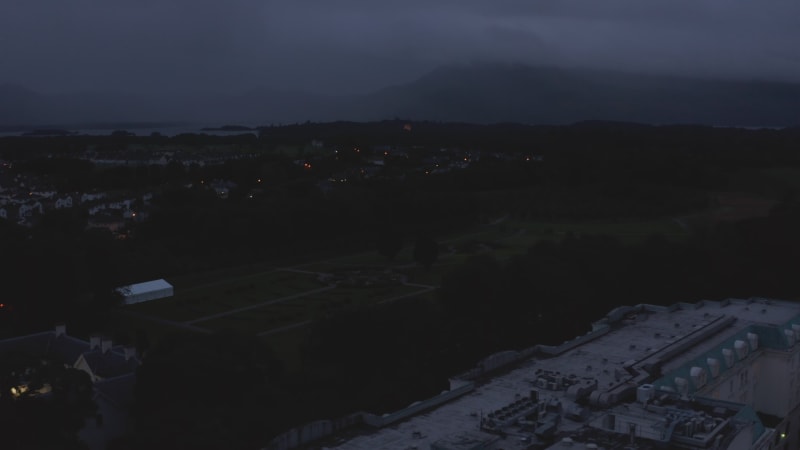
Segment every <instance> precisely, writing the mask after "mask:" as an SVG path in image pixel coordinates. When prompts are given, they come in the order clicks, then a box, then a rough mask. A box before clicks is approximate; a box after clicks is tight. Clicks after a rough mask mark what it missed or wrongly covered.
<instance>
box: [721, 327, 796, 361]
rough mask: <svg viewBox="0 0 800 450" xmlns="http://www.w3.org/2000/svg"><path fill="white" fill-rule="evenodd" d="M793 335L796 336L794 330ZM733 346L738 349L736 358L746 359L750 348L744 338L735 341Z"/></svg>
mask: <svg viewBox="0 0 800 450" xmlns="http://www.w3.org/2000/svg"><path fill="white" fill-rule="evenodd" d="M792 336H794V332H792ZM733 348H734V350H736V358H737V359H739V360H742V359H744V358H745V357H746V356H747V353H748V348H747V343H746V342H744V341H742V340H737V341H736V342H734V343H733Z"/></svg>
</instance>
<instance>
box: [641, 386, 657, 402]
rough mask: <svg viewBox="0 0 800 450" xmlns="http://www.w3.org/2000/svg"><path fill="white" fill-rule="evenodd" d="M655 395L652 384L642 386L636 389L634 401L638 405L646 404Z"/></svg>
mask: <svg viewBox="0 0 800 450" xmlns="http://www.w3.org/2000/svg"><path fill="white" fill-rule="evenodd" d="M655 395H656V390H655V388H654V387H653V385H652V384H643V385H641V386H639V388H638V389H636V400H637V401H639V402H640V403H647V402H649V401H650V400H652V399H653V398H654V397H655Z"/></svg>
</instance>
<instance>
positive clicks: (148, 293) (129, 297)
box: [117, 279, 175, 305]
mask: <svg viewBox="0 0 800 450" xmlns="http://www.w3.org/2000/svg"><path fill="white" fill-rule="evenodd" d="M117 291H118V292H119V293H121V294H122V296H123V297H124V299H125V304H126V305H132V304H134V303H141V302H148V301H150V300H157V299H159V298H165V297H172V296H173V295H174V293H175V292H174V290H173V288H172V285H171V284H169V283H167V281H166V280H164V279H160V280H152V281H145V282H144V283H136V284H131V285H129V286H122V287H120V288H117Z"/></svg>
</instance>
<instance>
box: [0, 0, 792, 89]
mask: <svg viewBox="0 0 800 450" xmlns="http://www.w3.org/2000/svg"><path fill="white" fill-rule="evenodd" d="M482 61H502V62H522V63H527V64H534V65H557V66H566V67H598V68H621V69H626V70H628V69H630V70H637V71H646V72H650V73H673V74H675V73H678V74H691V75H702V76H724V77H735V78H760V79H777V80H792V81H800V1H798V0H664V1H662V0H406V1H397V2H386V1H380V0H378V1H376V0H226V1H222V0H2V5H0V83H3V82H5V83H9V82H10V83H17V84H22V85H25V86H27V87H30V88H32V89H34V90H38V91H42V92H68V91H76V90H123V91H128V92H147V91H163V90H174V89H181V90H197V89H204V90H213V91H222V92H242V91H247V90H248V89H254V88H258V87H266V88H280V89H300V90H309V91H314V92H360V91H369V90H373V89H376V88H379V87H382V86H385V85H387V84H396V83H402V82H406V81H410V80H412V79H414V78H415V77H417V76H419V75H422V74H424V73H425V72H426V71H429V70H431V69H433V68H435V67H437V66H439V65H442V64H449V63H472V62H482Z"/></svg>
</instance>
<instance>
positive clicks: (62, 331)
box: [55, 323, 67, 337]
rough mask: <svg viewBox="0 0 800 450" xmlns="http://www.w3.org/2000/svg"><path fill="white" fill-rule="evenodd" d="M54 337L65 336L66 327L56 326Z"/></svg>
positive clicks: (60, 324) (63, 325)
mask: <svg viewBox="0 0 800 450" xmlns="http://www.w3.org/2000/svg"><path fill="white" fill-rule="evenodd" d="M55 331H56V337H59V336H65V335H66V334H67V326H66V325H65V324H63V323H59V324H56V330H55Z"/></svg>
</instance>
